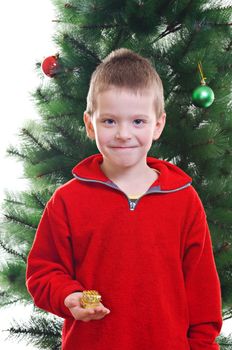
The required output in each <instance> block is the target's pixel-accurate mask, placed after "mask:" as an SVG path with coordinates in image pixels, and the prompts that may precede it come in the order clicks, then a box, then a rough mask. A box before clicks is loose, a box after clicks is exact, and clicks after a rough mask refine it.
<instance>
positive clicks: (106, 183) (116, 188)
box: [73, 174, 191, 211]
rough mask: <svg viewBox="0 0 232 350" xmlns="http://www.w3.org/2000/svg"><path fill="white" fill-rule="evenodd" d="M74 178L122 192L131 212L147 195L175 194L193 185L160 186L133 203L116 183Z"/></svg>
mask: <svg viewBox="0 0 232 350" xmlns="http://www.w3.org/2000/svg"><path fill="white" fill-rule="evenodd" d="M73 176H74V177H75V178H76V179H78V180H80V181H85V182H94V183H100V184H102V185H105V186H108V187H111V188H113V189H114V190H117V191H119V192H121V193H122V194H124V196H126V198H127V201H128V204H129V208H130V210H131V211H133V210H135V208H136V206H137V204H138V202H139V201H140V199H141V198H143V197H144V196H146V195H147V194H151V193H173V192H177V191H181V190H183V189H185V188H187V187H189V186H190V185H191V182H188V183H187V184H186V185H184V186H181V187H178V188H175V189H174V190H166V191H165V190H161V189H160V186H155V187H152V188H150V189H149V190H148V191H147V192H146V193H144V194H143V195H142V196H141V197H139V198H138V199H137V200H136V201H135V202H133V201H131V200H130V198H129V197H128V196H127V195H126V193H125V192H123V191H122V190H120V188H119V187H118V186H117V185H115V184H114V183H112V182H104V181H99V180H90V179H85V178H83V177H80V176H77V175H76V174H73Z"/></svg>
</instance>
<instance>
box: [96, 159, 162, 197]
mask: <svg viewBox="0 0 232 350" xmlns="http://www.w3.org/2000/svg"><path fill="white" fill-rule="evenodd" d="M101 170H102V171H103V172H104V174H105V175H106V176H107V177H108V178H109V179H110V180H111V181H113V182H114V183H115V184H116V185H118V186H119V187H120V188H121V189H122V190H123V191H124V192H125V193H127V194H128V193H129V194H131V193H134V192H136V193H144V192H146V191H147V189H148V188H149V187H150V185H151V184H152V183H153V182H154V181H155V180H156V179H157V178H158V175H157V173H156V172H155V171H154V170H155V169H152V168H150V167H149V166H148V165H147V163H146V162H145V163H144V164H138V166H137V167H135V166H133V167H125V168H121V167H120V168H119V167H118V168H117V167H115V166H114V167H113V166H110V164H108V163H107V162H104V161H103V163H102V164H101Z"/></svg>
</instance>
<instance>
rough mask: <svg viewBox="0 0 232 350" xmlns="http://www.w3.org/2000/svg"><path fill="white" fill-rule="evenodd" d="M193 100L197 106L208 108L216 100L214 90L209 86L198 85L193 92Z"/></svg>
mask: <svg viewBox="0 0 232 350" xmlns="http://www.w3.org/2000/svg"><path fill="white" fill-rule="evenodd" d="M192 101H193V104H194V105H195V106H196V107H201V108H208V107H209V106H211V104H212V103H213V101H214V92H213V90H212V89H211V88H210V87H209V86H206V85H201V86H198V87H197V88H196V89H195V90H194V91H193V93H192Z"/></svg>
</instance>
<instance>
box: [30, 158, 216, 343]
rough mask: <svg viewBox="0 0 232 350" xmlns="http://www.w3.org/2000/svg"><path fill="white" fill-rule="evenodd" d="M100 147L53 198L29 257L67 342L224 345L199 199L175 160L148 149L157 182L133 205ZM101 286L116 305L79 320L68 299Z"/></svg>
mask: <svg viewBox="0 0 232 350" xmlns="http://www.w3.org/2000/svg"><path fill="white" fill-rule="evenodd" d="M101 162H102V156H101V155H100V154H98V155H94V156H91V157H89V158H87V159H85V160H83V161H82V162H81V163H79V164H78V165H77V166H76V167H75V168H74V169H73V174H74V177H75V178H74V179H72V180H71V181H69V182H68V183H66V184H65V185H63V186H61V187H60V188H59V189H58V190H56V191H55V193H54V195H53V196H52V198H51V199H50V200H49V202H48V203H47V206H46V209H45V211H44V213H43V216H42V219H41V222H40V224H39V227H38V230H37V233H36V237H35V241H34V244H33V247H32V249H31V252H30V254H29V257H28V266H27V287H28V290H29V292H30V293H31V295H32V297H33V299H34V302H35V304H36V305H37V306H38V307H40V308H42V309H44V310H47V311H49V312H52V313H54V314H56V315H58V316H60V317H63V318H65V321H64V327H63V336H62V349H63V350H75V349H77V350H150V349H152V350H153V349H154V350H156V349H157V350H163V349H164V350H190V349H191V350H218V349H219V346H218V344H217V343H216V342H215V338H216V337H217V336H218V334H219V332H220V329H221V326H222V318H221V295H220V284H219V279H218V275H217V271H216V267H215V262H214V258H213V252H212V243H211V238H210V233H209V230H208V226H207V222H206V216H205V212H204V209H203V207H202V204H201V201H200V199H199V197H198V195H197V193H196V192H195V190H194V189H193V187H192V186H191V178H190V177H189V176H188V175H186V174H185V173H184V172H183V171H181V170H180V169H179V168H178V167H176V166H174V165H172V164H170V163H168V162H165V161H160V160H157V159H155V158H151V157H148V158H147V163H148V165H149V166H150V167H151V168H154V169H157V170H158V171H159V172H160V175H159V177H158V180H156V181H155V182H154V184H153V185H152V186H151V187H150V189H149V190H148V192H147V193H146V194H145V195H143V196H142V197H141V198H140V199H139V200H138V201H137V202H136V204H135V205H133V203H130V201H129V199H128V197H127V196H126V195H125V194H124V193H123V192H122V191H121V190H120V189H119V188H117V186H116V185H115V184H113V183H112V182H111V181H110V180H109V179H108V178H107V177H106V176H105V175H104V174H103V173H102V171H101V169H100V166H99V164H100V163H101ZM85 289H96V290H98V291H99V293H100V294H101V295H102V300H103V303H104V305H105V306H106V307H107V308H109V309H110V310H111V313H110V314H109V315H107V316H106V317H105V318H104V319H102V320H97V321H90V322H87V323H86V322H82V321H76V320H74V318H73V317H72V315H71V313H70V312H69V310H68V309H67V308H66V307H65V305H64V299H65V297H66V296H67V295H69V294H70V293H73V292H75V291H77V290H85Z"/></svg>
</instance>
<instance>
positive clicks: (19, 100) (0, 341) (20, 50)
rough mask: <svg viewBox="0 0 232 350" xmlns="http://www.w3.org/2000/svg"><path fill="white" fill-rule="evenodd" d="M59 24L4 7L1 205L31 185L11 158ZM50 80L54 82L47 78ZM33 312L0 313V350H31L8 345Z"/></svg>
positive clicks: (45, 14) (23, 1)
mask: <svg viewBox="0 0 232 350" xmlns="http://www.w3.org/2000/svg"><path fill="white" fill-rule="evenodd" d="M54 19H56V17H55V13H54V9H53V5H52V3H51V1H50V0H37V1H35V0H33V1H32V0H20V1H18V0H11V1H2V3H1V12H0V35H1V41H0V45H1V55H0V67H1V75H0V78H1V85H0V89H1V95H0V96H1V103H0V108H1V124H0V140H1V141H0V162H1V172H0V183H1V187H0V202H2V201H3V199H4V190H5V189H8V190H11V191H20V190H22V189H25V186H26V185H27V181H26V180H25V179H23V175H22V167H21V164H20V163H17V162H16V160H14V159H11V158H6V157H5V154H6V149H7V147H8V146H9V144H14V145H15V144H17V143H18V141H19V138H18V136H17V134H18V132H19V128H20V127H22V126H23V123H24V121H25V120H27V119H32V118H36V117H37V113H36V110H35V107H34V105H33V102H32V99H31V97H30V92H32V91H34V89H35V88H36V87H37V86H38V85H39V83H40V81H39V78H38V76H37V75H36V72H35V63H36V62H40V61H41V60H42V59H43V58H45V57H47V56H50V55H53V54H55V53H56V52H57V50H56V48H55V46H54V44H53V42H52V35H53V33H54V32H55V24H54V22H52V20H54ZM46 79H49V78H46ZM30 312H31V307H23V306H16V307H12V308H10V309H9V308H6V309H0V347H1V349H3V348H4V349H5V348H7V349H8V350H11V349H17V350H32V349H34V347H32V346H31V345H30V346H27V345H26V344H25V342H22V341H20V342H19V343H17V342H16V341H12V340H7V341H6V340H5V338H6V337H7V333H6V332H2V331H1V330H4V329H7V328H8V327H9V325H10V323H11V321H12V319H13V318H14V319H17V320H25V319H27V318H28V317H29V315H30ZM230 332H232V321H229V322H228V321H227V322H224V325H223V333H224V334H228V333H230Z"/></svg>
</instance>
